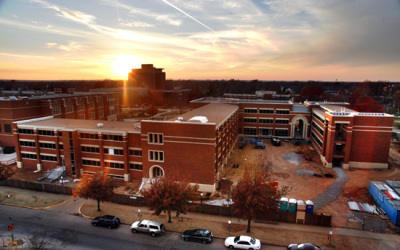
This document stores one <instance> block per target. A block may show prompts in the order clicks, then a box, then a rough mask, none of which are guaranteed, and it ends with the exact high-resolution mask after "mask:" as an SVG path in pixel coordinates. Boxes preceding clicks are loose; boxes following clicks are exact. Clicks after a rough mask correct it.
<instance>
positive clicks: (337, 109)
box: [321, 104, 357, 113]
mask: <svg viewBox="0 0 400 250" xmlns="http://www.w3.org/2000/svg"><path fill="white" fill-rule="evenodd" d="M321 108H322V109H324V110H325V111H327V112H342V113H357V111H354V110H352V109H349V108H346V107H343V106H337V105H331V104H324V105H321Z"/></svg>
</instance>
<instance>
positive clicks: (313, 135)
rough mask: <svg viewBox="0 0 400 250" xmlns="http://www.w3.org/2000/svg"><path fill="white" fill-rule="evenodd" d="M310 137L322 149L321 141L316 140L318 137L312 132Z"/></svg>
mask: <svg viewBox="0 0 400 250" xmlns="http://www.w3.org/2000/svg"><path fill="white" fill-rule="evenodd" d="M311 137H312V138H313V139H314V141H316V142H317V143H318V145H319V146H320V147H321V148H322V141H321V139H319V138H318V136H317V135H316V134H315V133H314V131H311Z"/></svg>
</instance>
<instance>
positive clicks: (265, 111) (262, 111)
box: [244, 108, 290, 115]
mask: <svg viewBox="0 0 400 250" xmlns="http://www.w3.org/2000/svg"><path fill="white" fill-rule="evenodd" d="M244 112H245V113H248V114H257V112H258V113H260V114H273V113H274V109H257V108H245V109H244ZM289 113H290V110H288V109H276V111H275V114H277V115H288V114H289Z"/></svg>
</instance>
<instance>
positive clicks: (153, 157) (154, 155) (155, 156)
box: [149, 150, 164, 162]
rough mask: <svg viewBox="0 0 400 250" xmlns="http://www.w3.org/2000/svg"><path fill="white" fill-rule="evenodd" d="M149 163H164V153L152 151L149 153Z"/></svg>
mask: <svg viewBox="0 0 400 250" xmlns="http://www.w3.org/2000/svg"><path fill="white" fill-rule="evenodd" d="M149 161H158V162H163V161H164V152H163V151H155V150H150V151H149Z"/></svg>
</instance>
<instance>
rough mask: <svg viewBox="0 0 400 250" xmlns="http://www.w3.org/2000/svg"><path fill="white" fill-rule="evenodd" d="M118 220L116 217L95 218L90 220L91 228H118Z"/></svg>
mask: <svg viewBox="0 0 400 250" xmlns="http://www.w3.org/2000/svg"><path fill="white" fill-rule="evenodd" d="M119 223H120V220H119V218H118V217H116V216H112V215H104V216H102V217H100V216H99V217H96V218H94V219H93V220H92V225H93V226H102V227H108V228H116V227H118V226H119Z"/></svg>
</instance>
